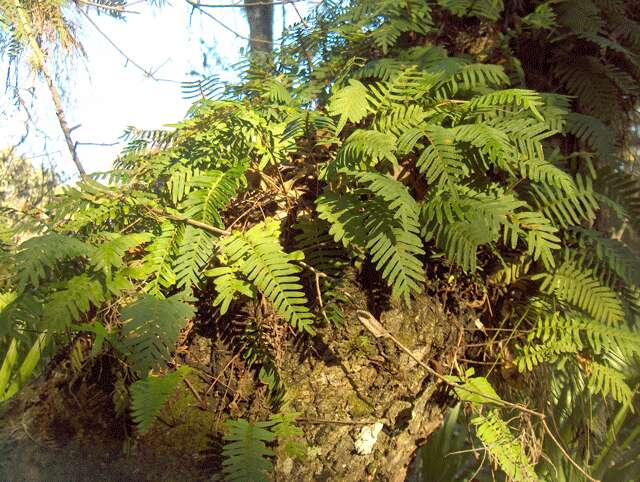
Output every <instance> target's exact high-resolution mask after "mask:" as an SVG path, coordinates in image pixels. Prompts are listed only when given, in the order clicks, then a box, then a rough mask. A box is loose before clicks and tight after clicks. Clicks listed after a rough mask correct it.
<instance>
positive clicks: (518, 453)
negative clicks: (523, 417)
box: [471, 410, 536, 481]
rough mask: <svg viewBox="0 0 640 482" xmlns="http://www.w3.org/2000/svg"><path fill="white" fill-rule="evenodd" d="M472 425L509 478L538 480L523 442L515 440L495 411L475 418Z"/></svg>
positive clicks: (491, 455)
mask: <svg viewBox="0 0 640 482" xmlns="http://www.w3.org/2000/svg"><path fill="white" fill-rule="evenodd" d="M471 424H472V425H474V426H475V427H476V434H477V436H478V438H479V439H480V440H481V441H482V443H483V445H484V446H485V448H486V450H487V451H488V452H489V455H490V457H491V458H492V459H493V460H494V461H495V462H496V463H497V464H498V465H499V466H500V468H501V469H502V470H503V471H504V473H505V474H506V475H507V477H510V478H511V479H513V480H518V481H534V480H536V476H535V472H534V469H533V467H532V466H531V464H530V463H529V459H528V457H527V455H526V453H525V452H524V449H523V446H522V444H521V442H520V441H519V440H517V439H515V438H514V436H513V434H512V433H511V430H510V429H509V426H508V425H507V424H506V422H505V421H504V420H502V419H501V418H500V417H499V415H498V414H497V412H496V411H495V410H492V411H490V412H488V413H487V414H486V415H478V416H476V417H474V418H473V419H472V420H471Z"/></svg>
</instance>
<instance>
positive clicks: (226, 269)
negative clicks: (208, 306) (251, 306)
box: [205, 266, 255, 315]
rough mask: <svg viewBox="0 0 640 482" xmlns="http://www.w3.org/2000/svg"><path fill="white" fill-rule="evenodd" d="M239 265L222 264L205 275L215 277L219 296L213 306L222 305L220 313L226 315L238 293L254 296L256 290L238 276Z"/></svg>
mask: <svg viewBox="0 0 640 482" xmlns="http://www.w3.org/2000/svg"><path fill="white" fill-rule="evenodd" d="M238 272H239V267H238V266H221V267H218V268H213V269H211V270H209V271H207V272H206V273H205V275H207V276H210V277H212V278H213V280H214V281H213V283H214V285H215V288H216V292H217V293H218V296H216V298H215V299H214V300H213V306H220V314H221V315H224V314H225V313H226V312H227V311H228V310H229V306H230V305H231V302H232V301H233V300H235V299H236V298H237V296H238V294H241V295H244V296H248V297H250V298H253V296H254V294H255V293H254V292H253V290H252V286H251V284H249V283H247V282H246V281H245V280H243V279H240V278H238V276H237V274H238Z"/></svg>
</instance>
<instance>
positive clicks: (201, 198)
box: [182, 166, 246, 226]
mask: <svg viewBox="0 0 640 482" xmlns="http://www.w3.org/2000/svg"><path fill="white" fill-rule="evenodd" d="M245 169H246V168H245V167H244V166H241V167H236V168H232V169H229V170H228V171H225V172H221V171H208V172H205V173H201V174H199V175H197V176H194V178H193V179H192V180H191V185H190V187H191V189H190V192H189V195H188V196H187V198H186V200H185V201H184V203H183V206H182V208H183V209H184V215H185V216H187V217H190V218H194V219H197V220H199V221H202V222H205V223H209V224H214V225H216V226H222V219H221V218H220V210H222V209H223V208H224V207H225V206H226V205H227V203H228V202H229V201H230V200H231V198H233V196H235V194H236V190H237V188H238V186H239V182H240V179H241V178H242V176H243V175H244V171H245Z"/></svg>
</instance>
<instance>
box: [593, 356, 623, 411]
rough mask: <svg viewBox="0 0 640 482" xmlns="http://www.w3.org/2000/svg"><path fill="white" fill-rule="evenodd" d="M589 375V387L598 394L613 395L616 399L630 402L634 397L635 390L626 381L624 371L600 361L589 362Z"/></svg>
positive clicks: (621, 401)
mask: <svg viewBox="0 0 640 482" xmlns="http://www.w3.org/2000/svg"><path fill="white" fill-rule="evenodd" d="M587 375H588V378H589V388H590V389H591V390H592V391H593V392H594V393H597V394H600V395H602V396H603V397H607V396H609V395H611V396H612V397H613V399H614V400H616V401H617V402H620V403H629V402H630V401H631V398H632V397H633V392H632V390H631V388H629V385H627V383H626V382H625V377H624V375H623V374H622V373H620V372H618V371H617V370H614V369H613V368H610V367H608V366H605V365H601V364H599V363H594V362H592V363H589V365H588V371H587Z"/></svg>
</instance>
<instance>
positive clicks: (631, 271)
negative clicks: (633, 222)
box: [572, 227, 640, 286]
mask: <svg viewBox="0 0 640 482" xmlns="http://www.w3.org/2000/svg"><path fill="white" fill-rule="evenodd" d="M572 231H573V232H575V233H576V234H578V236H579V238H580V239H581V240H582V241H583V242H584V243H585V244H586V245H587V246H588V247H589V248H591V249H589V250H588V251H587V253H588V254H589V255H595V257H596V258H597V259H598V260H599V261H600V262H601V263H603V264H604V265H606V266H607V267H608V269H609V270H611V271H612V272H613V273H615V274H616V275H617V276H619V277H620V278H621V279H622V280H624V281H625V282H626V283H628V284H630V285H636V286H640V259H639V258H638V256H636V255H635V254H634V253H633V252H632V251H631V250H630V249H629V248H628V247H627V246H626V245H625V244H624V243H623V242H622V241H619V240H617V239H612V238H607V237H605V236H603V235H602V234H601V233H599V232H598V231H595V230H592V229H584V228H580V227H575V228H572Z"/></svg>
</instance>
